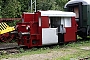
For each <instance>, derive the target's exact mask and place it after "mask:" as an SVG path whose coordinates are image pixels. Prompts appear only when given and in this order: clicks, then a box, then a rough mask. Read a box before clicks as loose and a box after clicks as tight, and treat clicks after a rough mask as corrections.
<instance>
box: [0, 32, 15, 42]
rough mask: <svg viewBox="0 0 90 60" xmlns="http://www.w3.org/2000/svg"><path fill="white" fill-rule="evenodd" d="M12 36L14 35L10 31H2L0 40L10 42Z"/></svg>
mask: <svg viewBox="0 0 90 60" xmlns="http://www.w3.org/2000/svg"><path fill="white" fill-rule="evenodd" d="M13 38H14V35H13V34H11V33H4V34H1V35H0V40H1V41H2V42H10V41H11V40H12V39H13Z"/></svg>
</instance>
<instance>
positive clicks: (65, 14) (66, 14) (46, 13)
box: [39, 10, 76, 17]
mask: <svg viewBox="0 0 90 60" xmlns="http://www.w3.org/2000/svg"><path fill="white" fill-rule="evenodd" d="M39 12H41V16H50V17H52V16H54V17H57V16H60V17H72V16H76V15H75V13H73V12H64V11H51V10H50V11H39Z"/></svg>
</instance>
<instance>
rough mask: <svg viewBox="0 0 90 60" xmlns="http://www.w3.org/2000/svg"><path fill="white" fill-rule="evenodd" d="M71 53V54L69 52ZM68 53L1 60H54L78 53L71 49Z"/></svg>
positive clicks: (52, 52)
mask: <svg viewBox="0 0 90 60" xmlns="http://www.w3.org/2000/svg"><path fill="white" fill-rule="evenodd" d="M68 51H70V52H68ZM68 51H65V52H64V51H51V52H49V53H46V54H43V53H42V54H34V55H25V56H22V57H19V58H8V59H1V60H52V59H55V58H57V57H61V56H65V55H67V54H73V53H75V52H76V50H74V49H69V50H68Z"/></svg>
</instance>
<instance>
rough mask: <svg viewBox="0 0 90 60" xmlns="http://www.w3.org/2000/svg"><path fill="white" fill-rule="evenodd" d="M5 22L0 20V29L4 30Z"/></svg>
mask: <svg viewBox="0 0 90 60" xmlns="http://www.w3.org/2000/svg"><path fill="white" fill-rule="evenodd" d="M7 26H8V25H7V24H6V23H4V22H1V23H0V30H5V29H6V28H7Z"/></svg>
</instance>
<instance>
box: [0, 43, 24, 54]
mask: <svg viewBox="0 0 90 60" xmlns="http://www.w3.org/2000/svg"><path fill="white" fill-rule="evenodd" d="M20 47H23V45H22V46H18V44H17V43H6V44H5V43H3V44H0V55H3V54H15V53H20V50H19V48H20Z"/></svg>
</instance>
